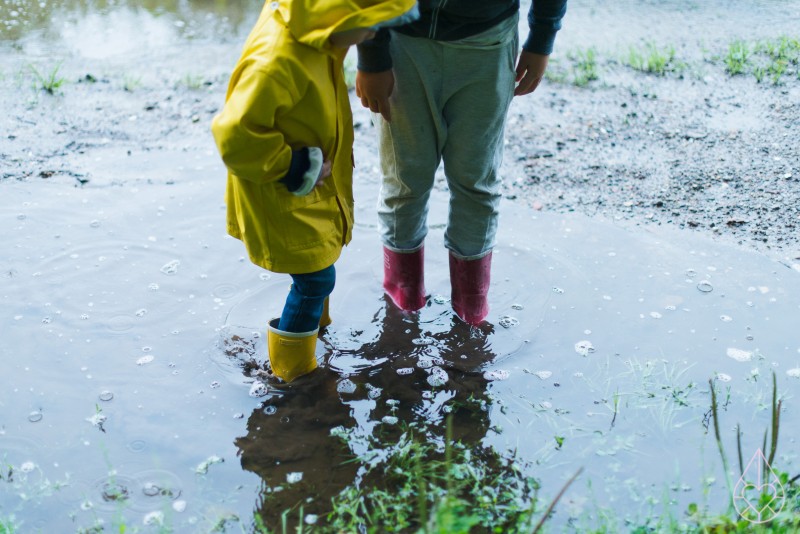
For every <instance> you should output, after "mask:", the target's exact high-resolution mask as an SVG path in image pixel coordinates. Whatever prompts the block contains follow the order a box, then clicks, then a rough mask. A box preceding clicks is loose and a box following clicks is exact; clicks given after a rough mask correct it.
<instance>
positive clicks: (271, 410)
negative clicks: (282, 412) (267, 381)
mask: <svg viewBox="0 0 800 534" xmlns="http://www.w3.org/2000/svg"><path fill="white" fill-rule="evenodd" d="M277 411H278V409H277V408H276V407H275V406H272V405H271V404H270V405H269V406H267V407H265V408H264V413H265V414H267V415H275V413H276V412H277Z"/></svg>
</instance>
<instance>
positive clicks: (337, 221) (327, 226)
mask: <svg viewBox="0 0 800 534" xmlns="http://www.w3.org/2000/svg"><path fill="white" fill-rule="evenodd" d="M309 196H310V195H309ZM297 198H306V197H297ZM280 218H281V226H282V227H283V229H282V238H283V241H284V243H285V246H286V249H287V250H303V249H309V248H313V247H318V246H320V245H324V244H329V245H330V244H332V243H340V242H341V237H337V235H338V234H341V233H342V232H343V229H342V222H341V221H342V216H341V213H340V210H339V203H338V202H337V201H336V196H333V195H331V196H328V197H327V198H322V199H319V200H317V201H316V202H310V203H307V204H305V205H300V206H297V207H296V209H293V210H291V211H287V212H283V213H281V217H280ZM323 248H325V247H323Z"/></svg>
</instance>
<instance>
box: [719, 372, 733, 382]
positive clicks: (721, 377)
mask: <svg viewBox="0 0 800 534" xmlns="http://www.w3.org/2000/svg"><path fill="white" fill-rule="evenodd" d="M716 378H717V380H719V381H720V382H730V381H731V375H728V374H725V373H717V376H716Z"/></svg>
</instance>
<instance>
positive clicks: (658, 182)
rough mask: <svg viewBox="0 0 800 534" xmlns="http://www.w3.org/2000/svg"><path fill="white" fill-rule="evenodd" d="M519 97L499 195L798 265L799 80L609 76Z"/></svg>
mask: <svg viewBox="0 0 800 534" xmlns="http://www.w3.org/2000/svg"><path fill="white" fill-rule="evenodd" d="M607 79H610V80H611V83H609V84H603V85H602V86H601V85H598V86H597V87H591V86H590V87H588V88H578V87H574V86H568V85H554V84H552V83H551V84H547V85H545V86H544V87H542V88H541V89H540V90H539V91H538V92H537V93H535V95H534V96H533V97H532V98H530V99H529V100H528V101H522V99H517V101H516V102H515V103H514V107H513V108H512V111H511V117H510V121H509V127H508V132H507V137H508V141H507V143H508V145H507V152H506V169H507V170H506V176H507V177H508V179H507V180H506V182H505V194H506V196H507V197H509V198H515V199H517V200H519V201H521V202H527V203H529V204H530V205H531V206H532V207H533V208H534V209H539V210H545V211H557V212H572V211H574V212H579V213H584V214H587V215H590V216H593V217H607V218H611V219H614V220H618V221H626V222H629V223H631V224H633V225H643V226H646V225H674V226H676V227H680V228H688V229H691V230H694V231H697V232H704V233H707V234H709V235H711V236H714V237H716V238H720V239H725V240H728V241H731V242H735V243H738V244H740V245H742V246H744V247H748V248H751V249H756V250H758V251H761V252H764V253H767V254H769V255H772V256H775V257H776V258H778V259H797V258H798V257H799V256H800V243H798V239H799V238H800V232H798V228H800V80H796V79H794V80H787V82H786V84H785V85H783V86H774V85H771V84H758V83H756V81H755V80H754V79H753V78H752V77H751V78H746V77H734V78H731V77H729V76H727V75H725V74H724V73H717V74H714V73H711V74H708V75H706V76H705V77H703V78H691V77H685V78H677V79H676V78H669V77H657V76H653V75H647V74H637V75H631V74H617V75H616V77H613V76H607Z"/></svg>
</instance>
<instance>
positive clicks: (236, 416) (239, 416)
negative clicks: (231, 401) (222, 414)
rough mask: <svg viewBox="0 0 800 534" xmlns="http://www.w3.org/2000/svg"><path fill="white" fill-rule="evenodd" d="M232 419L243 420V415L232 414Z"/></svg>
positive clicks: (240, 413)
mask: <svg viewBox="0 0 800 534" xmlns="http://www.w3.org/2000/svg"><path fill="white" fill-rule="evenodd" d="M233 418H234V419H244V414H243V413H242V412H238V413H235V414H233Z"/></svg>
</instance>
